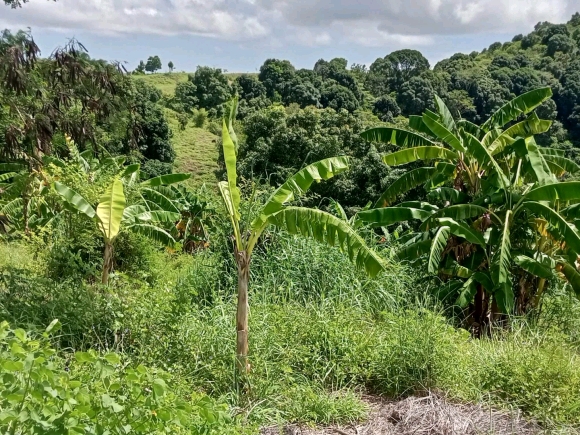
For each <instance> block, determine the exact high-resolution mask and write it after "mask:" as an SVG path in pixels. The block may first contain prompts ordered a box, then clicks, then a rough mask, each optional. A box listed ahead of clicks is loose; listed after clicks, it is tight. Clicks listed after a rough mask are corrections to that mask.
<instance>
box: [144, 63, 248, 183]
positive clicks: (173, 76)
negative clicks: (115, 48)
mask: <svg viewBox="0 0 580 435" xmlns="http://www.w3.org/2000/svg"><path fill="white" fill-rule="evenodd" d="M188 74H189V73H185V72H178V73H158V74H147V75H135V76H133V77H134V78H136V79H138V80H143V81H144V82H146V83H147V84H149V85H151V86H154V87H156V88H157V89H159V90H160V91H161V92H162V93H163V94H164V95H167V96H172V95H173V94H174V93H175V88H176V86H177V84H178V83H182V82H185V81H187V77H188ZM240 74H241V73H228V74H226V76H227V77H228V78H229V79H230V80H234V79H235V78H236V77H237V76H239V75H240ZM165 115H166V117H167V121H168V122H169V126H170V128H171V131H172V132H173V139H172V143H173V147H174V149H175V152H176V154H177V157H176V159H175V172H186V173H190V174H192V177H191V179H190V180H189V181H188V184H189V185H190V187H200V186H201V185H203V184H204V183H205V184H207V185H209V186H213V185H215V182H216V178H215V175H214V172H215V170H216V169H217V158H218V153H217V149H216V144H215V142H216V139H217V136H215V135H214V134H212V133H210V132H209V131H207V130H205V129H202V128H196V127H195V126H194V125H193V124H192V123H189V124H188V125H187V127H186V129H185V130H183V131H182V130H180V129H179V122H178V121H177V114H176V113H175V112H174V111H173V110H170V109H166V111H165Z"/></svg>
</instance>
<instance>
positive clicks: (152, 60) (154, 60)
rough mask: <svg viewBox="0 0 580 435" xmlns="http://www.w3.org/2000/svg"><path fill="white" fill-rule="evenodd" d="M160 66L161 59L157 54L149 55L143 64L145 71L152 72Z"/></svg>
mask: <svg viewBox="0 0 580 435" xmlns="http://www.w3.org/2000/svg"><path fill="white" fill-rule="evenodd" d="M161 68H162V65H161V59H160V58H159V56H149V59H147V63H146V64H145V71H147V72H150V73H154V72H155V71H159V70H160V69H161Z"/></svg>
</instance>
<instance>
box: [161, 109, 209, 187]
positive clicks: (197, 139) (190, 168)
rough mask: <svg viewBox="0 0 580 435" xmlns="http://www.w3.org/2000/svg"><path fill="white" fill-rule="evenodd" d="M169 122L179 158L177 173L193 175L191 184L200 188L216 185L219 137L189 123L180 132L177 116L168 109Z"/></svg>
mask: <svg viewBox="0 0 580 435" xmlns="http://www.w3.org/2000/svg"><path fill="white" fill-rule="evenodd" d="M166 116H167V121H168V122H169V126H170V128H171V131H172V132H173V139H172V143H173V147H174V149H175V153H176V154H177V157H176V159H175V172H186V173H190V174H192V177H191V179H190V180H189V184H190V186H191V187H199V186H201V185H202V184H203V183H206V184H208V185H214V184H215V181H216V178H215V175H214V172H215V170H216V169H217V158H218V152H217V148H216V144H215V142H216V139H217V136H215V135H214V134H212V133H210V132H209V131H207V130H204V129H202V128H197V127H195V126H194V125H193V123H189V124H188V125H187V127H186V128H185V130H180V128H179V123H178V121H177V115H176V113H175V112H174V111H173V110H170V109H166Z"/></svg>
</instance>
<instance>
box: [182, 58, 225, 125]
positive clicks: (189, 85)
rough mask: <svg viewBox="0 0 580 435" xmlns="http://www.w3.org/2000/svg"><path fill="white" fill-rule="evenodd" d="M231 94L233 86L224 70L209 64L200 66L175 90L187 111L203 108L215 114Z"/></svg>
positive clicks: (220, 109) (219, 111)
mask: <svg viewBox="0 0 580 435" xmlns="http://www.w3.org/2000/svg"><path fill="white" fill-rule="evenodd" d="M231 95H232V88H231V86H230V84H229V82H228V79H227V77H226V76H225V75H224V74H223V72H222V70H221V69H219V68H210V67H207V66H200V67H198V68H197V70H196V71H195V73H194V74H190V75H189V77H188V79H187V82H186V83H180V84H179V85H178V87H177V88H176V90H175V97H176V98H177V99H178V100H179V101H180V102H181V103H182V104H183V107H184V108H185V109H186V110H187V111H192V110H193V109H194V108H198V109H199V108H203V109H206V110H208V111H209V112H210V113H213V114H217V113H221V111H222V105H223V104H224V103H225V102H226V101H227V100H228V99H229V98H230V97H231Z"/></svg>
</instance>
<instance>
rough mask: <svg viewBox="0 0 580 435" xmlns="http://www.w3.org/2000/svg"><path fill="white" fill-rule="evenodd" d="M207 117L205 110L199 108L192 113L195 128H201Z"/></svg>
mask: <svg viewBox="0 0 580 435" xmlns="http://www.w3.org/2000/svg"><path fill="white" fill-rule="evenodd" d="M208 116H209V115H208V113H207V111H206V110H205V109H203V108H201V109H199V110H196V111H195V112H194V113H193V125H195V126H196V127H197V128H203V127H204V125H205V123H206V121H207V118H208Z"/></svg>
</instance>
